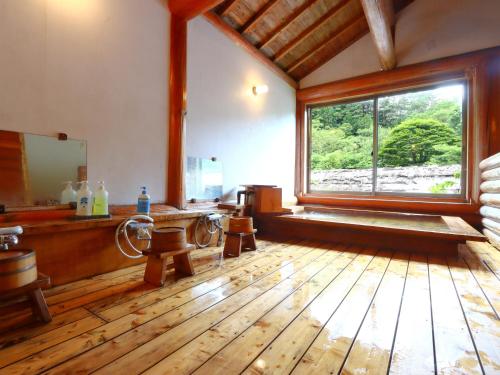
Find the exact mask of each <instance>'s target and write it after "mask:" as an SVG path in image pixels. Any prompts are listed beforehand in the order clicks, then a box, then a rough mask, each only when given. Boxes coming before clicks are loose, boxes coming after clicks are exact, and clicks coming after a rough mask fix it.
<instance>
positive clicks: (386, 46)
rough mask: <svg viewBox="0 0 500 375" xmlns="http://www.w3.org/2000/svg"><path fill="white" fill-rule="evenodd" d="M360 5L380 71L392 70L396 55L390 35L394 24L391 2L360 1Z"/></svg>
mask: <svg viewBox="0 0 500 375" xmlns="http://www.w3.org/2000/svg"><path fill="white" fill-rule="evenodd" d="M361 5H362V6H363V11H364V12H365V16H366V20H367V21H368V26H369V27H370V32H371V34H372V38H373V42H374V43H375V47H376V48H377V52H378V56H379V59H380V64H381V65H382V69H384V70H390V69H393V68H394V67H395V66H396V53H395V51H394V41H393V38H392V33H391V27H392V25H393V24H394V8H393V4H392V0H361Z"/></svg>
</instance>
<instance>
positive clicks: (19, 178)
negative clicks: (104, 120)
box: [0, 130, 87, 207]
mask: <svg viewBox="0 0 500 375" xmlns="http://www.w3.org/2000/svg"><path fill="white" fill-rule="evenodd" d="M86 179H87V142H86V141H80V140H73V139H68V140H59V139H58V138H57V137H48V136H43V135H35V134H28V133H17V132H11V131H4V130H0V204H3V205H5V206H6V207H29V206H53V205H58V204H60V198H61V192H62V190H63V189H64V187H65V186H64V182H65V181H73V182H74V183H73V188H74V189H76V188H77V184H76V183H75V182H77V181H82V180H86Z"/></svg>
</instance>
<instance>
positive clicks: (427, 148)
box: [307, 82, 467, 197]
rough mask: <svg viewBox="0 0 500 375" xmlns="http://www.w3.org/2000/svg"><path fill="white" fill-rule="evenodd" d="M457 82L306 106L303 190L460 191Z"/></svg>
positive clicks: (461, 98)
mask: <svg viewBox="0 0 500 375" xmlns="http://www.w3.org/2000/svg"><path fill="white" fill-rule="evenodd" d="M466 91H467V86H466V84H465V83H463V82H453V83H448V84H446V85H439V86H432V87H424V88H419V89H414V90H411V91H405V92H398V93H391V94H387V95H385V94H384V95H377V96H374V97H370V98H364V99H360V100H353V101H349V102H336V103H331V104H326V105H324V104H322V105H314V106H310V107H308V111H307V112H308V129H309V132H308V134H309V136H308V149H309V152H308V191H309V192H312V193H318V192H320V193H321V192H323V193H327V192H329V193H347V194H366V195H368V194H369V195H406V196H412V195H416V196H420V195H426V196H450V197H456V196H464V195H465V190H466V186H465V185H466V183H465V181H466V179H465V171H466V168H465V166H466V140H465V137H466V134H467V132H466V131H465V128H466V120H465V119H466V108H467V106H466V104H465V103H466V102H467V101H466V96H467V94H466Z"/></svg>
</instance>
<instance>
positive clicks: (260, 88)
mask: <svg viewBox="0 0 500 375" xmlns="http://www.w3.org/2000/svg"><path fill="white" fill-rule="evenodd" d="M268 91H269V87H268V86H267V85H259V86H254V87H252V92H253V94H254V95H255V96H257V95H261V94H265V93H266V92H268Z"/></svg>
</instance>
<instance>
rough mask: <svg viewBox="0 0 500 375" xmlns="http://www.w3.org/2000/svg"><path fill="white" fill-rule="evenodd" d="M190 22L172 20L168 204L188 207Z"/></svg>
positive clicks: (173, 15) (174, 17) (180, 19)
mask: <svg viewBox="0 0 500 375" xmlns="http://www.w3.org/2000/svg"><path fill="white" fill-rule="evenodd" d="M186 55H187V21H186V19H183V18H180V17H178V16H176V15H175V14H172V17H171V20H170V83H169V89H170V90H169V98H170V108H169V111H170V117H169V132H168V140H169V148H168V173H167V187H168V192H167V204H169V205H171V206H174V207H176V208H179V209H181V208H184V206H185V199H184V148H185V147H184V135H185V123H184V114H185V112H186V80H187V77H186V58H187V56H186Z"/></svg>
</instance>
